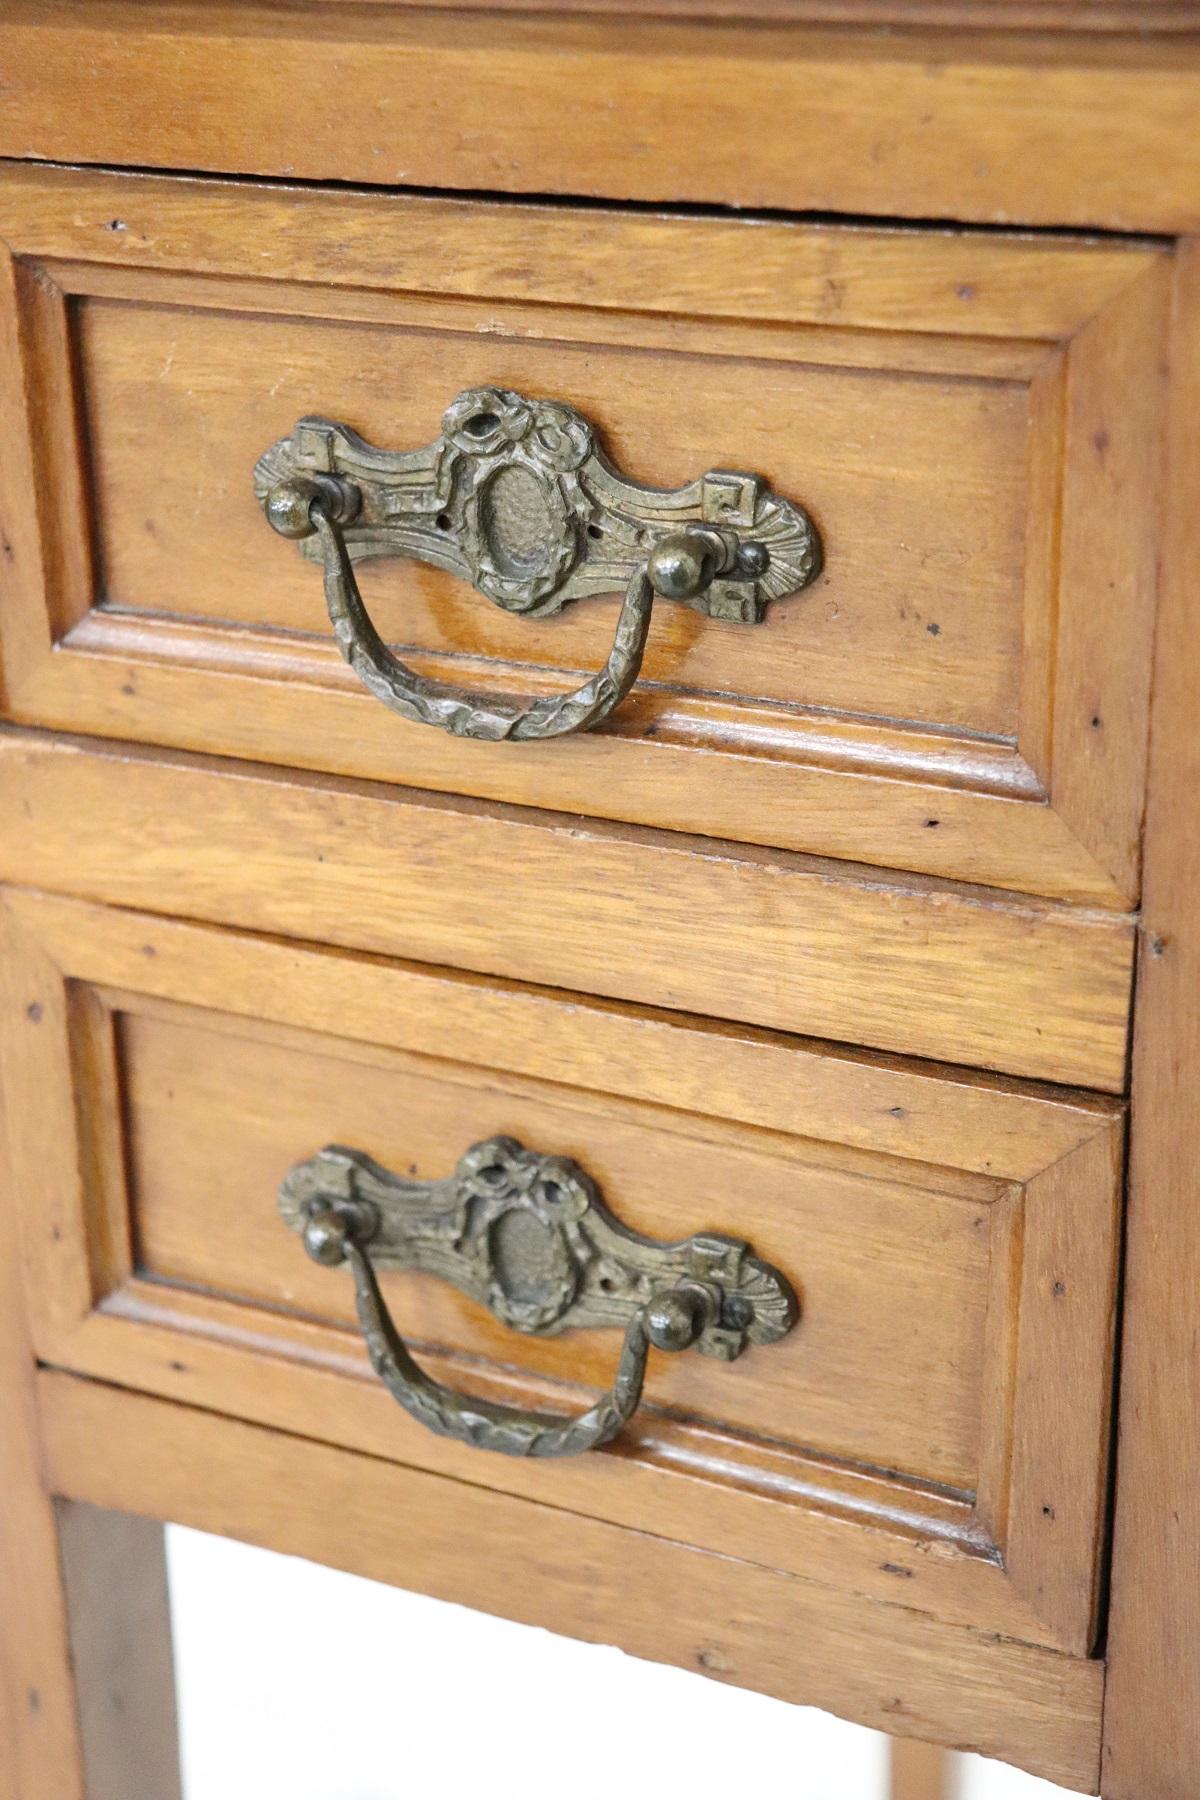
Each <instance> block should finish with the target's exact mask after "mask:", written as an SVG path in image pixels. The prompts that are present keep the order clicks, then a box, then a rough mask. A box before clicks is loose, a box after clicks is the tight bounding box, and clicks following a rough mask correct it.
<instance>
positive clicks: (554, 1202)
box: [279, 1137, 798, 1456]
mask: <svg viewBox="0 0 1200 1800" xmlns="http://www.w3.org/2000/svg"><path fill="white" fill-rule="evenodd" d="M279 1207H280V1211H281V1212H282V1214H283V1217H284V1219H285V1220H286V1222H287V1224H288V1225H290V1226H291V1228H292V1230H293V1231H296V1232H298V1233H299V1234H300V1235H301V1237H302V1238H303V1240H304V1247H305V1249H306V1250H307V1251H308V1254H309V1255H310V1256H311V1257H312V1258H313V1259H314V1261H316V1262H319V1263H324V1264H327V1265H330V1266H333V1265H336V1264H338V1263H341V1262H346V1263H348V1264H349V1266H350V1271H351V1274H352V1275H353V1277H354V1289H355V1295H356V1299H357V1303H358V1317H359V1323H360V1324H361V1326H362V1330H363V1335H364V1337H365V1339H366V1344H367V1349H368V1351H369V1352H370V1356H371V1362H372V1365H373V1366H374V1368H375V1371H376V1373H377V1374H378V1375H379V1376H380V1377H381V1379H382V1380H383V1381H384V1383H385V1384H386V1386H387V1387H388V1389H389V1390H390V1392H391V1393H392V1394H393V1395H394V1397H395V1398H396V1399H397V1400H398V1401H399V1402H400V1405H401V1406H402V1407H403V1408H404V1410H405V1411H406V1412H407V1413H410V1414H411V1415H412V1417H413V1418H414V1419H417V1420H419V1421H420V1423H421V1424H422V1425H427V1426H428V1427H429V1429H430V1431H433V1432H436V1433H437V1434H438V1436H439V1437H451V1438H457V1439H458V1440H459V1441H460V1442H461V1443H465V1444H475V1445H477V1446H478V1447H479V1448H480V1449H483V1450H498V1451H501V1452H502V1453H503V1454H504V1455H506V1456H574V1455H577V1454H578V1453H579V1452H580V1451H583V1450H592V1449H594V1448H595V1447H596V1446H597V1445H598V1444H606V1443H608V1441H609V1439H610V1438H613V1437H615V1436H616V1435H617V1433H618V1432H619V1431H620V1429H621V1427H622V1426H623V1425H624V1424H625V1423H626V1422H627V1421H628V1420H629V1418H630V1417H631V1416H632V1414H633V1412H634V1410H635V1408H636V1407H637V1404H638V1401H639V1400H640V1399H641V1396H642V1384H643V1381H644V1379H645V1374H646V1358H647V1355H648V1352H649V1349H650V1346H651V1345H652V1344H653V1345H654V1346H656V1348H658V1349H660V1350H670V1351H677V1350H684V1349H687V1347H688V1346H689V1345H691V1344H695V1345H696V1347H697V1349H699V1350H701V1351H702V1352H704V1354H705V1355H708V1356H715V1357H719V1358H721V1359H722V1360H723V1361H726V1362H729V1361H732V1360H733V1358H734V1357H736V1356H738V1355H739V1354H740V1353H741V1351H742V1350H743V1349H744V1347H745V1345H746V1343H747V1342H750V1343H754V1344H771V1343H774V1342H775V1341H776V1340H777V1339H779V1338H781V1337H784V1336H785V1335H786V1334H787V1333H788V1332H789V1331H790V1330H791V1328H792V1326H793V1325H794V1323H795V1321H796V1318H797V1314H798V1307H797V1304H796V1299H795V1296H794V1294H793V1293H792V1290H791V1288H790V1287H789V1285H788V1283H787V1281H786V1280H785V1279H784V1277H783V1276H782V1275H781V1274H780V1273H779V1271H778V1270H777V1269H774V1268H772V1267H771V1266H770V1264H769V1263H765V1262H762V1261H760V1259H759V1258H758V1257H756V1256H755V1255H753V1253H752V1252H751V1250H750V1246H749V1245H748V1244H746V1243H743V1242H742V1240H741V1239H739V1238H732V1237H724V1236H718V1235H716V1234H715V1233H702V1234H698V1235H697V1236H695V1237H690V1238H687V1239H685V1240H684V1241H683V1242H682V1243H679V1244H659V1243H655V1242H653V1241H652V1240H651V1239H649V1238H643V1237H638V1236H637V1235H635V1234H634V1233H633V1232H631V1231H628V1230H627V1229H626V1228H625V1226H623V1225H622V1224H620V1222H619V1221H618V1220H617V1219H615V1218H614V1217H613V1215H612V1214H611V1213H610V1212H609V1211H608V1209H607V1207H606V1206H605V1205H604V1203H603V1201H602V1200H601V1198H600V1195H599V1193H598V1191H597V1189H596V1186H595V1183H594V1182H593V1181H592V1180H591V1179H590V1178H589V1177H588V1176H587V1175H586V1174H585V1173H584V1171H583V1170H582V1169H581V1168H580V1167H579V1166H578V1164H577V1163H574V1162H571V1161H569V1160H568V1159H567V1158H566V1157H562V1156H545V1155H540V1154H539V1153H538V1152H537V1151H534V1150H526V1149H525V1148H524V1147H523V1146H522V1145H521V1144H518V1143H517V1142H516V1141H515V1140H514V1139H513V1138H505V1137H495V1138H488V1139H487V1140H486V1141H485V1142H484V1143H481V1144H475V1145H474V1146H473V1147H472V1148H471V1149H470V1150H468V1151H467V1153H466V1155H465V1156H463V1157H462V1158H461V1160H460V1162H459V1164H458V1167H457V1169H456V1170H455V1172H454V1174H453V1175H451V1176H449V1177H448V1178H447V1179H445V1180H442V1181H413V1180H408V1179H406V1178H404V1177H402V1176H399V1175H393V1174H391V1173H390V1172H389V1171H388V1170H387V1169H383V1168H381V1167H380V1165H379V1164H378V1163H376V1162H373V1161H372V1160H371V1158H370V1157H369V1156H365V1155H363V1153H362V1151H360V1150H347V1149H343V1148H342V1147H341V1146H339V1145H330V1146H329V1147H328V1148H327V1149H325V1150H322V1151H320V1152H319V1153H318V1154H317V1155H316V1156H313V1157H310V1158H309V1159H308V1161H306V1162H302V1163H298V1164H297V1165H296V1167H295V1168H294V1169H292V1170H291V1171H290V1173H289V1174H288V1175H287V1176H286V1177H285V1178H284V1181H283V1183H282V1185H281V1187H280V1190H279ZM368 1251H369V1252H370V1254H368ZM379 1269H418V1270H424V1271H425V1272H427V1273H429V1274H433V1275H440V1276H441V1277H442V1279H443V1280H445V1281H449V1282H452V1283H453V1284H454V1286H455V1287H457V1288H458V1289H459V1290H460V1291H461V1292H462V1293H464V1294H467V1295H469V1296H470V1298H471V1299H473V1300H478V1301H481V1302H482V1303H483V1304H484V1305H485V1306H487V1307H489V1308H490V1310H491V1311H492V1313H494V1315H495V1316H496V1318H498V1319H500V1320H501V1321H502V1322H503V1323H504V1324H506V1325H510V1326H511V1327H512V1328H513V1329H514V1330H515V1331H523V1332H532V1333H536V1334H539V1335H548V1334H551V1333H555V1332H558V1331H562V1330H565V1329H567V1328H569V1327H580V1326H598V1325H614V1326H624V1328H625V1342H624V1344H623V1346H622V1349H621V1355H620V1360H619V1361H618V1364H617V1374H616V1379H615V1380H614V1382H613V1385H612V1388H611V1390H610V1392H609V1393H608V1394H606V1395H605V1397H604V1398H603V1399H602V1400H600V1401H598V1402H597V1403H596V1405H595V1406H592V1407H589V1409H588V1410H587V1411H586V1412H584V1413H581V1414H580V1415H579V1416H578V1417H577V1418H573V1419H559V1418H553V1417H550V1416H549V1415H547V1414H545V1413H538V1412H528V1411H524V1410H522V1409H521V1408H519V1407H507V1406H499V1405H496V1404H494V1403H493V1402H491V1401H487V1400H475V1399H471V1398H469V1397H468V1396H467V1395H465V1394H460V1393H456V1392H455V1391H454V1389H452V1388H447V1387H443V1386H442V1385H441V1384H440V1383H439V1382H436V1381H434V1380H433V1379H432V1378H431V1377H430V1376H428V1375H426V1374H425V1372H424V1371H423V1370H422V1369H421V1368H420V1367H419V1366H418V1365H417V1363H416V1362H415V1361H414V1360H413V1358H412V1356H411V1354H410V1352H409V1351H408V1349H407V1347H406V1346H405V1344H404V1342H403V1340H402V1338H401V1337H400V1334H399V1332H398V1331H397V1330H396V1327H395V1325H394V1324H393V1322H392V1319H391V1315H390V1314H389V1312H388V1309H387V1306H386V1304H385V1302H384V1299H383V1296H382V1294H381V1293H380V1291H379V1282H378V1279H377V1273H376V1271H377V1270H379Z"/></svg>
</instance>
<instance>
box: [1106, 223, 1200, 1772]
mask: <svg viewBox="0 0 1200 1800" xmlns="http://www.w3.org/2000/svg"><path fill="white" fill-rule="evenodd" d="M1198 408H1200V246H1197V245H1196V244H1195V243H1194V242H1193V243H1191V244H1189V245H1188V246H1187V248H1186V250H1185V252H1184V254H1183V255H1182V257H1181V259H1180V265H1179V276H1178V288H1177V292H1176V299H1175V333H1174V342H1173V349H1172V401H1171V420H1172V427H1171V464H1170V469H1171V473H1170V477H1169V487H1168V505H1167V510H1166V516H1165V523H1164V532H1163V546H1162V556H1163V587H1162V607H1161V617H1160V622H1159V634H1158V650H1157V670H1156V703H1155V719H1154V736H1153V739H1152V750H1151V754H1152V765H1151V766H1152V785H1151V790H1150V810H1149V814H1148V817H1147V822H1146V829H1147V836H1146V848H1147V889H1146V912H1145V927H1144V935H1143V939H1142V948H1141V957H1140V973H1139V1005H1138V1012H1137V1018H1136V1022H1135V1039H1134V1063H1133V1103H1134V1113H1133V1118H1134V1132H1133V1144H1132V1156H1131V1162H1130V1171H1129V1225H1128V1232H1129V1238H1128V1255H1127V1264H1126V1293H1125V1322H1124V1347H1123V1361H1122V1371H1123V1372H1122V1384H1121V1412H1120V1430H1119V1454H1118V1462H1117V1505H1116V1536H1115V1541H1114V1546H1113V1605H1112V1622H1111V1629H1110V1654H1111V1659H1112V1664H1111V1668H1112V1672H1111V1685H1110V1691H1109V1702H1108V1708H1107V1724H1106V1738H1107V1744H1106V1752H1105V1765H1104V1766H1105V1788H1104V1792H1105V1795H1106V1796H1107V1800H1187V1797H1188V1796H1189V1795H1190V1794H1191V1793H1192V1791H1193V1790H1194V1787H1195V1772H1196V1770H1197V1768H1200V1655H1198V1654H1197V1645H1198V1644H1200V1491H1198V1489H1197V1483H1196V1468H1197V1463H1198V1461H1200V1358H1198V1357H1197V1342H1196V1316H1197V1295H1198V1294H1200V1164H1198V1162H1197V1157H1196V1148H1195V1141H1194V1134H1193V1124H1194V1120H1195V1113H1196V1095H1197V1088H1198V1085H1200V1009H1198V1007H1197V992H1198V989H1200V901H1198V895H1200V833H1198V832H1197V816H1196V793H1197V782H1198V781H1200V751H1198V748H1197V745H1198V739H1197V729H1196V726H1197V717H1198V716H1200V673H1198V664H1197V658H1196V636H1197V611H1196V568H1197V558H1198V557H1200V512H1198V511H1197V506H1196V495H1197V492H1198V491H1200V441H1198V439H1197V435H1196V416H1197V409H1198Z"/></svg>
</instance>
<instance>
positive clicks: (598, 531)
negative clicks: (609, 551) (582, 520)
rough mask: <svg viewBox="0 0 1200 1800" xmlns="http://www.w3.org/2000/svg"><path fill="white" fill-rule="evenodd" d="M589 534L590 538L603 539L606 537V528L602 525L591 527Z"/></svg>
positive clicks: (588, 530) (588, 529)
mask: <svg viewBox="0 0 1200 1800" xmlns="http://www.w3.org/2000/svg"><path fill="white" fill-rule="evenodd" d="M587 534H588V536H589V537H590V538H602V537H603V536H604V527H603V526H602V525H589V526H588V528H587Z"/></svg>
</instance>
